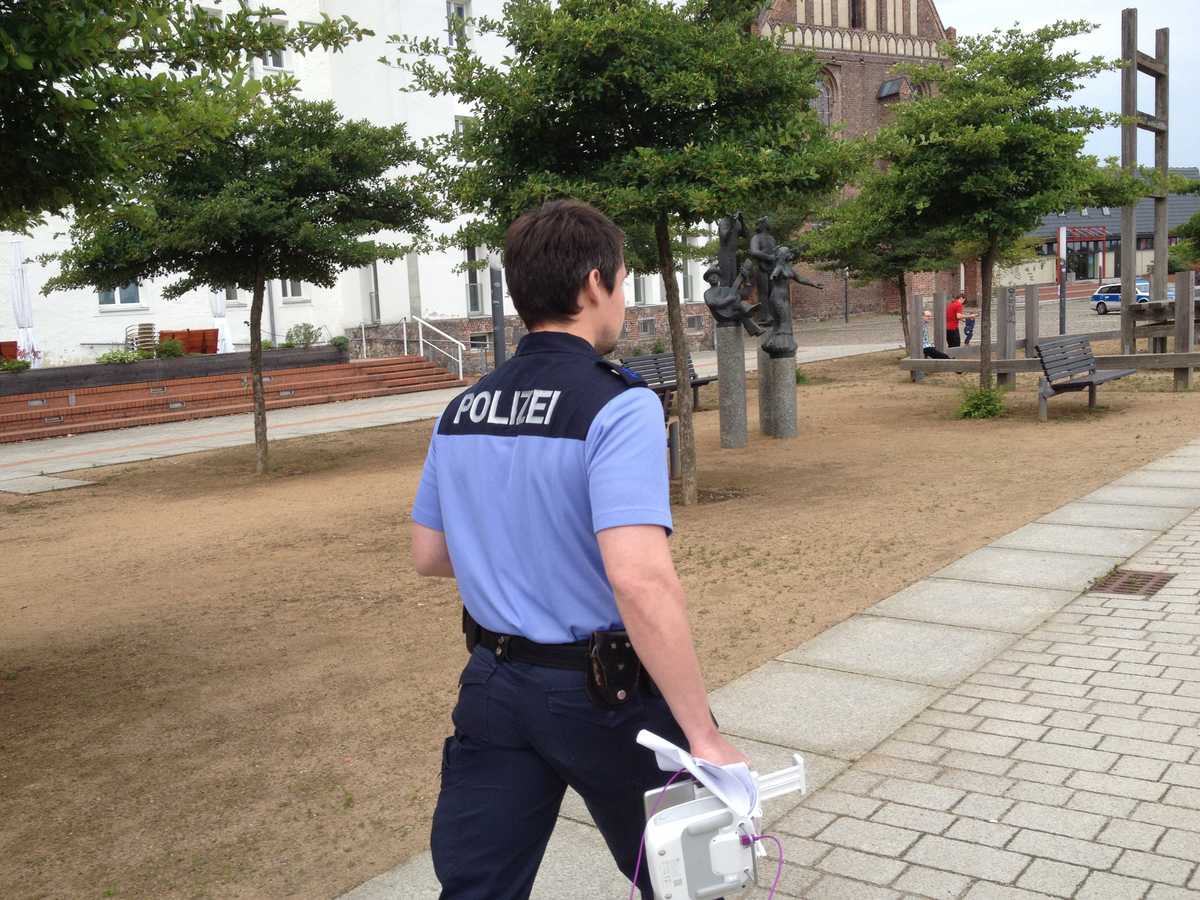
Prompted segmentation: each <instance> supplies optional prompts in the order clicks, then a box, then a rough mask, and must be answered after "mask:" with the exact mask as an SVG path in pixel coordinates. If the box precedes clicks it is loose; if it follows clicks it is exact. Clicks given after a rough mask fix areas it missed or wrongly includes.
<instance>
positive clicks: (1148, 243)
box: [1137, 235, 1154, 250]
mask: <svg viewBox="0 0 1200 900" xmlns="http://www.w3.org/2000/svg"><path fill="white" fill-rule="evenodd" d="M1137 248H1138V249H1139V250H1153V249H1154V236H1153V235H1150V236H1148V237H1140V238H1138V239H1137Z"/></svg>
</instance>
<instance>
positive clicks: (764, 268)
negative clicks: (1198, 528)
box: [750, 216, 779, 310]
mask: <svg viewBox="0 0 1200 900" xmlns="http://www.w3.org/2000/svg"><path fill="white" fill-rule="evenodd" d="M770 227H771V220H770V219H768V218H767V217H766V216H763V217H762V218H761V219H759V220H758V222H757V223H755V232H754V234H753V235H752V236H751V237H750V258H751V259H753V260H755V261H756V262H757V263H758V272H757V275H756V278H755V281H754V287H755V289H756V290H757V291H758V305H759V308H760V309H762V310H767V309H769V304H768V302H767V301H768V297H769V295H770V293H771V272H772V270H773V269H774V268H775V248H776V247H778V246H779V245H778V242H777V241H776V240H775V236H774V235H773V234H771V232H770V230H769V229H770Z"/></svg>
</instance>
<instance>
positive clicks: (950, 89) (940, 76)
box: [878, 21, 1131, 387]
mask: <svg viewBox="0 0 1200 900" xmlns="http://www.w3.org/2000/svg"><path fill="white" fill-rule="evenodd" d="M1094 27H1095V26H1093V25H1090V24H1088V23H1087V22H1083V21H1076V22H1057V23H1055V24H1053V25H1047V26H1045V27H1044V28H1038V29H1036V30H1034V31H1032V32H1024V31H1021V30H1019V29H1017V28H1013V29H1010V30H1008V31H994V32H992V33H990V34H985V35H980V36H975V37H964V38H960V39H959V40H958V41H957V43H952V44H948V45H946V48H945V49H946V52H947V53H948V55H949V64H948V65H945V66H943V65H942V64H930V65H923V66H920V65H917V66H903V67H901V71H903V72H905V73H906V74H907V75H908V76H909V77H910V78H911V79H912V80H913V82H914V83H915V84H918V85H921V86H922V87H925V86H929V87H931V88H932V90H928V91H923V92H922V94H921V95H919V96H918V97H917V98H916V99H914V100H913V101H911V102H909V103H906V104H903V105H901V106H899V107H898V108H897V110H896V120H895V123H894V125H893V126H892V127H889V128H887V129H884V130H883V131H882V132H881V133H880V136H879V144H878V146H879V147H880V148H881V155H882V159H883V161H884V162H885V164H886V165H887V166H888V167H890V169H891V174H892V177H894V179H895V180H894V185H895V189H896V192H897V197H898V198H899V200H900V202H901V203H902V204H903V206H904V207H905V208H906V209H907V210H908V211H909V213H910V216H911V228H912V229H914V230H915V231H919V232H929V233H934V234H939V235H941V236H942V237H943V238H944V239H948V240H951V241H953V242H956V243H960V244H962V245H966V246H970V247H973V248H974V255H977V256H978V257H979V263H980V271H981V275H982V281H983V296H982V298H981V303H982V307H981V310H980V320H981V321H980V347H979V353H980V372H979V383H980V386H981V387H990V386H991V378H992V371H991V318H990V315H991V300H992V275H993V272H994V270H995V266H996V263H997V261H998V260H1000V259H1001V258H1002V257H1003V255H1004V254H1005V253H1006V252H1007V251H1008V250H1009V249H1010V248H1012V247H1013V246H1014V245H1015V244H1016V243H1018V242H1019V241H1020V240H1021V239H1022V237H1023V236H1024V235H1025V234H1026V233H1027V232H1029V231H1031V230H1032V229H1033V228H1035V227H1036V226H1037V225H1038V223H1039V222H1041V220H1042V219H1043V218H1044V217H1045V216H1046V215H1048V214H1050V213H1052V212H1058V211H1060V210H1063V209H1067V208H1070V207H1074V206H1080V205H1110V206H1120V205H1122V204H1123V203H1124V202H1126V201H1127V200H1128V199H1131V197H1130V195H1129V191H1130V182H1129V181H1128V180H1122V179H1121V178H1120V177H1119V176H1118V175H1115V174H1113V173H1112V170H1111V169H1101V168H1100V167H1099V166H1098V165H1097V161H1096V159H1095V158H1094V157H1091V156H1086V155H1084V154H1083V146H1084V142H1085V140H1086V138H1087V135H1088V134H1089V133H1090V132H1092V131H1094V130H1095V129H1097V128H1100V127H1102V126H1104V125H1108V124H1114V123H1115V122H1117V121H1119V120H1118V118H1117V117H1116V116H1114V115H1109V114H1106V113H1104V112H1102V111H1100V110H1098V109H1093V108H1089V107H1084V106H1073V105H1071V103H1070V101H1071V98H1072V96H1073V95H1074V94H1075V92H1076V91H1077V90H1078V89H1079V88H1080V87H1081V86H1082V85H1083V83H1084V82H1085V81H1087V80H1088V79H1090V78H1091V77H1092V76H1093V75H1095V74H1097V73H1099V72H1103V71H1106V70H1108V69H1111V68H1114V66H1115V64H1114V63H1111V62H1107V61H1105V60H1104V59H1102V58H1100V57H1093V58H1090V59H1081V58H1079V56H1078V55H1077V54H1076V53H1073V52H1064V53H1056V52H1055V51H1054V45H1055V43H1056V42H1057V41H1059V40H1061V39H1063V38H1069V37H1074V36H1076V35H1080V34H1086V33H1088V32H1090V31H1092V30H1093V29H1094Z"/></svg>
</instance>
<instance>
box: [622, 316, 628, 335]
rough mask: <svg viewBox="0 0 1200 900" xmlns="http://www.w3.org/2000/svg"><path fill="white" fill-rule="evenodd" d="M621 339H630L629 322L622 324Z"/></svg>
mask: <svg viewBox="0 0 1200 900" xmlns="http://www.w3.org/2000/svg"><path fill="white" fill-rule="evenodd" d="M621 337H629V320H628V319H626V320H625V321H624V322H622V323H621Z"/></svg>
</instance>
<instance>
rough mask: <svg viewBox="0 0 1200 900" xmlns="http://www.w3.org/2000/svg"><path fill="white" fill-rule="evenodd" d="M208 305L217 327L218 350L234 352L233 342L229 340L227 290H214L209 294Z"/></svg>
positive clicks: (214, 324) (214, 325) (219, 351)
mask: <svg viewBox="0 0 1200 900" xmlns="http://www.w3.org/2000/svg"><path fill="white" fill-rule="evenodd" d="M208 305H209V307H210V308H211V309H212V314H213V327H214V328H216V329H217V352H218V353H232V352H233V344H232V343H231V342H230V340H229V326H228V325H227V324H226V322H225V290H224V289H223V288H222V289H220V290H214V291H213V292H212V293H210V294H209V295H208Z"/></svg>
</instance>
